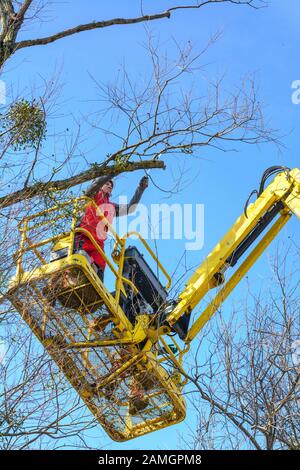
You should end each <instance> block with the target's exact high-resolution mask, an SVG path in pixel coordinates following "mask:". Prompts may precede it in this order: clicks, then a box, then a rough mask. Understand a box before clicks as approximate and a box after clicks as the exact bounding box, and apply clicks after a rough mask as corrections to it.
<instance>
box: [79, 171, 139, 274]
mask: <svg viewBox="0 0 300 470" xmlns="http://www.w3.org/2000/svg"><path fill="white" fill-rule="evenodd" d="M113 187H114V183H113V180H112V178H111V176H110V175H107V176H102V177H100V178H98V179H97V180H96V181H95V182H94V183H93V184H92V185H91V186H90V187H89V188H88V189H87V190H86V192H85V195H86V196H88V197H90V198H91V199H93V200H94V201H95V203H96V204H97V206H98V207H99V209H100V211H101V212H100V213H99V214H98V213H97V209H96V208H95V207H94V206H92V205H89V206H88V207H87V209H86V211H85V214H84V216H83V218H82V219H81V221H80V227H82V228H84V229H85V230H88V231H89V232H90V233H91V235H92V236H93V237H94V238H95V240H96V242H97V243H98V244H99V246H100V247H101V248H102V250H103V251H104V242H105V240H106V238H107V232H108V227H107V225H105V223H103V218H102V217H101V213H102V214H103V215H104V216H105V217H106V219H107V220H108V221H109V223H112V222H113V218H114V216H116V217H119V216H121V215H127V214H130V213H132V212H133V211H134V210H135V207H136V205H137V204H138V203H139V202H140V200H141V197H142V195H143V192H144V191H145V189H146V188H147V187H148V177H147V176H143V178H142V179H141V180H140V183H139V185H138V187H137V189H136V191H135V193H134V195H133V197H132V198H131V200H130V202H129V204H116V203H114V202H111V201H110V197H111V194H112V190H113ZM75 247H76V251H77V250H80V249H82V250H84V251H85V252H86V253H87V254H88V255H89V257H90V259H91V263H92V264H94V266H95V267H96V271H97V274H98V276H99V278H100V279H101V280H102V281H103V277H104V269H105V265H106V263H105V259H104V258H103V256H102V255H101V254H100V253H99V252H98V251H97V250H96V248H95V246H94V245H93V244H92V242H91V241H90V240H89V238H88V237H86V236H85V235H83V234H80V235H78V236H77V237H76V241H75Z"/></svg>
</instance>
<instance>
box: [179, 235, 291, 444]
mask: <svg viewBox="0 0 300 470" xmlns="http://www.w3.org/2000/svg"><path fill="white" fill-rule="evenodd" d="M299 254H300V252H299V248H297V247H295V246H294V245H293V244H292V243H291V244H290V245H288V244H286V245H285V246H282V245H277V252H276V253H275V255H274V256H273V259H272V260H271V262H270V268H271V269H270V270H271V273H272V274H271V275H270V277H269V278H268V279H267V278H266V279H265V280H264V285H263V286H262V288H261V291H260V292H258V293H257V292H254V291H253V289H252V287H251V279H252V278H253V276H251V274H250V280H249V282H247V281H245V283H244V285H245V287H246V285H247V284H248V288H247V291H246V292H245V299H244V300H243V301H241V302H239V304H238V305H236V306H235V307H234V308H233V310H232V313H231V315H230V317H229V318H228V317H227V318H224V314H225V309H222V311H220V312H219V314H218V317H217V318H215V319H214V320H213V321H212V323H211V324H210V325H208V327H207V328H206V330H205V332H204V334H203V335H202V338H201V340H200V341H199V344H198V348H197V351H196V353H195V357H194V359H193V361H195V362H194V364H191V369H190V372H191V374H190V379H191V382H192V384H193V385H192V386H191V392H190V393H191V394H192V396H193V403H194V410H195V411H194V413H195V416H196V419H197V430H196V432H191V435H190V436H189V437H188V438H185V439H184V440H185V443H186V444H187V445H188V446H190V447H192V448H206V449H268V450H272V449H289V450H296V449H299V448H300V348H299V323H300V315H299V306H300V282H299V267H298V266H299ZM294 260H295V261H296V260H297V261H296V262H294ZM297 264H298V266H297Z"/></svg>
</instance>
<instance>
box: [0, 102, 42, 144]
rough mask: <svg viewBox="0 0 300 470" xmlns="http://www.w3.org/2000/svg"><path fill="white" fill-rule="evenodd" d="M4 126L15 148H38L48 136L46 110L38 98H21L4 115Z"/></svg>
mask: <svg viewBox="0 0 300 470" xmlns="http://www.w3.org/2000/svg"><path fill="white" fill-rule="evenodd" d="M2 126H3V128H4V133H5V134H8V136H9V140H10V142H11V145H12V146H13V148H14V150H25V149H26V148H35V149H36V148H38V146H39V145H40V143H41V141H42V140H44V138H45V136H46V118H45V112H44V110H43V108H42V106H41V105H40V104H39V103H38V102H37V101H36V100H33V101H31V102H30V101H28V100H25V99H21V100H19V101H16V102H15V103H14V104H12V105H11V106H10V108H9V110H8V111H7V113H6V114H5V115H4V116H2Z"/></svg>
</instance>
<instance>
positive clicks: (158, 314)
mask: <svg viewBox="0 0 300 470" xmlns="http://www.w3.org/2000/svg"><path fill="white" fill-rule="evenodd" d="M275 173H278V174H277V176H276V177H275V179H274V180H273V182H272V183H271V184H269V186H267V188H264V184H265V181H266V179H267V178H268V177H269V176H270V175H272V174H275ZM257 193H258V197H257V199H256V201H255V202H254V203H252V204H249V205H248V207H247V210H246V211H245V212H244V213H243V214H242V215H241V216H240V217H239V218H238V219H237V220H236V222H235V223H234V224H233V226H232V227H231V228H230V230H229V231H228V232H227V233H226V234H225V236H224V237H223V238H222V239H221V240H220V242H219V243H218V244H217V245H216V247H215V248H214V249H213V250H212V252H211V253H210V254H209V255H208V256H207V258H206V259H205V260H204V261H203V263H202V264H200V266H199V267H198V268H197V269H196V270H195V272H194V273H193V274H192V276H191V278H190V279H189V280H188V282H187V284H186V286H185V288H184V289H183V291H182V292H181V294H180V295H179V297H178V298H177V300H176V301H170V300H168V298H167V297H168V289H169V287H170V284H171V279H170V277H169V275H168V274H167V272H166V270H165V268H164V267H163V266H162V264H161V263H160V262H159V260H158V259H157V257H156V256H155V254H154V253H153V251H152V250H151V248H150V247H149V246H148V244H147V243H146V241H145V240H144V239H143V238H142V237H141V236H140V235H139V234H138V233H136V232H132V233H128V234H126V235H125V236H124V237H122V238H120V237H119V236H118V235H117V234H116V233H115V231H114V230H113V228H112V227H111V225H110V224H109V223H108V221H106V220H105V217H104V216H103V220H104V222H105V223H106V225H107V227H108V232H109V233H110V236H111V237H112V239H113V244H114V246H113V249H112V253H111V256H107V255H106V254H105V253H104V252H103V251H102V249H101V247H100V246H99V245H98V244H97V242H96V240H95V239H94V238H93V237H92V235H91V234H90V233H89V232H88V231H86V230H85V229H84V228H82V227H80V224H79V221H80V219H81V217H82V213H83V211H84V210H85V207H86V205H87V204H94V202H93V201H92V200H90V199H88V198H86V197H83V198H77V199H73V200H71V201H68V202H65V203H61V204H56V205H54V206H53V207H51V208H50V209H47V210H43V211H41V212H39V213H37V214H35V215H31V216H29V217H26V218H25V219H24V220H23V221H22V222H21V224H20V226H19V230H20V236H21V242H20V249H19V251H18V253H17V255H16V275H15V276H14V278H13V279H12V280H11V282H10V286H9V289H8V292H7V294H6V296H5V297H6V298H9V300H10V301H11V302H12V304H13V305H14V306H15V308H16V309H17V310H18V312H19V313H20V315H21V316H22V318H23V319H24V320H25V321H26V322H27V324H28V326H29V327H30V328H31V329H32V331H33V332H34V333H35V335H36V336H37V337H38V339H39V340H40V341H41V343H42V344H43V346H44V347H45V348H46V349H47V351H48V352H49V354H50V356H51V357H52V358H53V360H54V361H55V362H56V364H57V366H58V367H59V369H60V370H61V371H62V372H63V373H64V374H65V376H66V377H67V379H68V380H69V381H70V383H71V384H72V386H73V387H74V388H75V390H76V391H77V393H78V394H79V395H80V397H81V398H82V400H83V401H84V402H85V403H86V405H87V406H88V407H89V409H90V410H91V412H92V413H93V414H94V416H95V417H96V418H97V420H98V421H99V423H100V424H101V425H102V426H103V428H104V429H105V431H106V432H107V433H108V434H109V436H110V437H111V438H112V439H114V440H116V441H126V440H128V439H133V438H135V437H138V436H142V435H144V434H146V433H149V432H152V431H156V430H159V429H163V428H165V427H167V426H170V425H173V424H176V423H179V422H180V421H182V420H183V419H184V418H185V413H186V406H185V401H184V398H183V395H182V389H183V386H184V385H185V384H186V382H187V374H186V372H185V371H184V369H183V367H182V362H183V356H184V354H185V353H186V352H187V351H188V349H189V345H190V342H191V341H192V340H193V339H194V338H195V337H196V336H197V335H198V334H199V332H200V331H201V329H202V328H203V327H204V325H205V324H206V323H207V322H208V321H209V320H210V318H211V317H212V316H213V315H214V313H215V312H216V311H217V310H218V309H219V307H220V305H221V304H222V303H223V302H224V300H225V299H226V298H227V297H228V296H229V295H230V293H231V292H232V290H233V289H234V288H235V287H236V285H237V284H238V283H239V282H240V281H241V279H242V278H243V276H245V274H246V273H247V272H248V271H249V269H250V268H251V267H252V266H253V264H254V263H255V262H256V261H257V259H258V258H259V256H260V255H261V254H262V253H263V252H264V250H265V249H266V248H267V247H268V246H269V244H270V243H271V242H272V240H274V238H275V237H276V236H277V234H278V233H279V232H280V230H281V229H282V228H283V227H284V226H285V224H286V223H287V221H288V220H289V219H290V218H291V216H292V215H293V214H294V215H296V216H297V217H298V218H300V171H299V170H298V169H297V168H294V169H293V170H290V169H287V168H281V167H271V168H270V169H268V170H266V172H265V173H264V175H263V178H262V181H261V185H260V189H259V191H258V192H257ZM82 235H85V236H86V237H88V238H89V239H90V241H91V242H92V243H93V245H94V247H95V249H96V250H98V252H99V253H100V254H102V256H103V257H104V259H105V260H106V263H107V268H106V273H105V277H106V276H107V274H108V272H110V274H111V275H112V277H113V280H114V288H112V289H111V290H109V289H108V288H107V287H106V286H105V285H104V283H103V282H102V280H101V279H100V278H99V277H98V275H97V272H96V270H95V269H94V268H95V266H94V265H93V263H92V260H91V259H89V257H88V255H87V254H86V253H85V252H84V251H82V250H80V249H78V244H77V242H76V241H77V240H78V237H79V238H80V236H82ZM133 235H134V236H135V237H136V238H137V240H138V242H139V243H140V245H141V247H142V249H143V251H145V252H146V253H147V256H148V257H149V260H151V259H152V262H153V263H154V265H155V266H156V270H157V271H160V272H161V273H162V274H163V275H164V277H165V278H166V281H167V282H166V285H165V286H163V285H162V284H161V282H160V280H159V277H158V274H157V273H154V271H153V270H152V269H151V267H150V266H149V264H148V262H147V261H146V260H145V259H144V257H143V255H142V254H141V252H140V248H137V247H136V246H130V245H128V240H129V239H130V237H132V236H133ZM250 248H251V251H250ZM249 251H250V253H249V254H248V255H247V256H246V253H247V252H249ZM242 257H243V258H244V259H243V261H242V263H241V264H240V265H239V266H238V267H237V268H236V269H234V271H233V274H232V275H231V276H230V277H229V278H228V279H225V274H226V273H227V271H228V270H229V269H230V268H235V266H236V265H237V263H238V261H239V260H240V258H242ZM226 277H227V276H226ZM216 288H218V289H217V292H216V294H215V296H213V298H212V300H211V301H210V302H208V303H206V305H205V308H204V309H202V310H201V309H200V313H199V314H198V315H197V316H195V318H194V319H193V324H192V325H191V327H190V326H189V323H190V320H191V313H192V311H193V310H194V309H195V308H196V307H197V306H198V305H199V303H200V302H201V301H202V299H203V298H204V297H205V296H206V295H207V293H208V292H209V291H210V290H214V289H216ZM174 334H175V335H178V336H179V338H180V340H181V341H180V342H177V341H176V339H175V338H177V336H175V337H174ZM179 343H180V344H179ZM182 345H183V346H182Z"/></svg>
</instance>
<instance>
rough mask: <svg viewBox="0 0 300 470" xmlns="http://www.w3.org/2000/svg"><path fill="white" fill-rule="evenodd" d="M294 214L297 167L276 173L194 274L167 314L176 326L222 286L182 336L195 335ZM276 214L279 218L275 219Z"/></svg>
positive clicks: (298, 207)
mask: <svg viewBox="0 0 300 470" xmlns="http://www.w3.org/2000/svg"><path fill="white" fill-rule="evenodd" d="M292 214H295V215H296V216H297V217H298V218H299V219H300V170H298V169H297V168H295V169H293V170H291V171H289V172H288V173H286V172H282V173H279V174H278V175H277V176H276V178H275V179H274V181H273V182H272V183H271V184H270V185H269V186H268V187H267V188H266V189H265V191H264V192H263V193H262V194H261V195H260V196H259V197H258V198H257V200H256V201H255V203H253V204H250V205H249V207H248V210H247V214H243V215H241V216H240V217H239V218H238V219H237V221H236V222H235V223H234V224H233V226H232V227H231V229H230V230H229V231H228V232H227V233H226V235H225V236H224V237H223V238H222V240H221V241H220V242H219V243H218V244H217V245H216V247H215V248H214V249H213V251H212V252H211V253H210V254H209V255H208V257H207V258H206V259H205V261H204V262H203V263H202V264H201V265H200V266H199V268H198V269H197V270H196V271H195V273H194V274H193V275H192V276H191V278H190V279H189V281H188V282H187V284H186V286H185V289H184V290H183V291H182V293H181V294H180V296H179V298H178V302H177V304H176V306H175V308H174V309H173V311H172V312H171V313H170V314H169V316H168V317H167V322H168V323H169V325H170V326H173V327H175V328H176V322H178V320H179V319H180V318H181V317H182V316H185V317H186V318H188V316H189V315H190V314H191V312H192V310H193V309H194V308H195V307H196V306H197V305H198V304H199V302H200V301H201V300H202V299H203V298H204V296H205V295H206V294H207V293H208V291H209V290H210V289H212V288H214V287H217V286H219V285H221V284H223V286H222V288H221V289H220V290H219V291H218V293H217V294H216V296H215V297H214V299H213V300H212V301H211V302H210V303H209V305H208V306H207V307H206V308H205V310H204V311H202V312H201V313H200V316H199V317H198V318H197V319H196V320H195V322H194V323H193V325H192V327H191V328H190V329H189V331H188V332H187V333H186V332H185V334H182V332H181V337H182V339H184V340H185V341H186V342H190V341H191V340H193V339H194V338H195V336H196V335H197V334H198V333H199V331H200V330H201V329H202V328H203V326H204V325H205V324H206V323H207V321H208V320H209V319H210V318H211V317H212V315H213V314H214V313H215V312H216V311H217V309H218V308H219V307H220V305H221V304H222V302H223V301H224V300H225V299H226V298H227V296H228V295H229V294H230V293H231V292H232V290H233V289H234V288H235V287H236V285H237V284H238V283H239V282H240V280H241V279H242V278H243V276H245V274H246V273H247V272H248V270H249V269H250V268H251V266H252V265H253V264H254V263H255V262H256V261H257V259H258V258H259V256H260V255H261V254H262V253H263V251H264V250H265V249H266V248H267V246H268V245H269V244H270V243H271V242H272V240H273V239H274V238H275V237H276V235H277V234H278V233H279V231H280V230H281V229H282V228H283V226H284V225H285V224H286V222H287V221H288V220H289V219H290V217H291V215H292ZM276 217H277V219H275V218H276ZM274 220H275V222H274ZM271 222H273V224H272V226H271V228H269V229H268V231H267V233H266V234H265V235H264V237H263V238H262V239H261V240H260V241H259V243H258V244H257V245H256V246H255V248H254V249H253V250H252V251H251V253H250V254H249V255H248V257H247V258H246V259H245V260H244V262H243V263H242V264H241V266H240V267H239V268H238V269H237V270H236V271H235V272H234V274H233V275H232V276H231V278H230V279H229V280H228V281H227V282H225V278H224V272H225V271H226V270H227V269H228V268H229V267H231V266H234V265H235V264H236V262H237V260H238V259H239V258H240V257H241V256H242V254H244V252H245V251H246V250H247V249H248V248H249V247H250V245H251V244H252V243H253V242H254V241H255V240H256V239H257V238H258V236H259V235H260V234H261V233H262V232H263V231H264V230H265V229H266V227H267V226H269V225H270V223H271Z"/></svg>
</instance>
